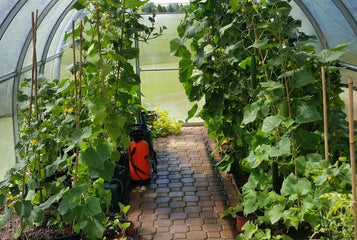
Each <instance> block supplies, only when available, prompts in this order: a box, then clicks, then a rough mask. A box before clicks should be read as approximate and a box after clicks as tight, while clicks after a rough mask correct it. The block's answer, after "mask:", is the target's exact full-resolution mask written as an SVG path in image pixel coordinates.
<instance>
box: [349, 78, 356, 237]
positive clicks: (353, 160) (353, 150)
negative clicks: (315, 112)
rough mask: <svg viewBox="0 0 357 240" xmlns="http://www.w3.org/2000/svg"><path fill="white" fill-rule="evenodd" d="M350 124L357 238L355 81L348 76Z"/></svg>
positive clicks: (353, 205)
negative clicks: (354, 121) (354, 122)
mask: <svg viewBox="0 0 357 240" xmlns="http://www.w3.org/2000/svg"><path fill="white" fill-rule="evenodd" d="M348 100H349V102H348V122H349V124H348V126H349V139H350V159H351V178H352V207H353V221H354V234H355V238H354V239H355V240H357V199H356V160H355V148H354V124H353V81H352V78H351V77H349V78H348Z"/></svg>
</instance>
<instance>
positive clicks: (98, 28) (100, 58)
mask: <svg viewBox="0 0 357 240" xmlns="http://www.w3.org/2000/svg"><path fill="white" fill-rule="evenodd" d="M96 11H97V16H96V17H97V18H96V19H97V24H96V28H97V35H98V36H97V37H98V55H99V78H100V82H101V89H102V93H103V95H104V90H105V88H104V87H105V85H104V75H103V54H102V43H101V39H100V38H101V34H100V11H99V5H98V4H96Z"/></svg>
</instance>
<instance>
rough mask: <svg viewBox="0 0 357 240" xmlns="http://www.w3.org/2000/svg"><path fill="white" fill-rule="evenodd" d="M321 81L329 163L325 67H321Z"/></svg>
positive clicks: (326, 150)
mask: <svg viewBox="0 0 357 240" xmlns="http://www.w3.org/2000/svg"><path fill="white" fill-rule="evenodd" d="M321 79H322V105H323V114H324V141H325V160H326V161H328V159H329V157H328V129H327V102H326V78H325V67H324V66H322V67H321Z"/></svg>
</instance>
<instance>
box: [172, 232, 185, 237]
mask: <svg viewBox="0 0 357 240" xmlns="http://www.w3.org/2000/svg"><path fill="white" fill-rule="evenodd" d="M174 239H187V235H186V233H182V232H178V233H174Z"/></svg>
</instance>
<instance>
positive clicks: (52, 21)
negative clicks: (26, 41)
mask: <svg viewBox="0 0 357 240" xmlns="http://www.w3.org/2000/svg"><path fill="white" fill-rule="evenodd" d="M67 7H68V2H67V1H58V3H57V4H56V5H54V6H53V7H51V8H50V9H49V11H48V13H47V14H46V17H45V18H44V19H43V20H42V21H41V22H39V26H38V28H37V44H36V52H37V61H41V62H44V61H45V60H46V58H47V57H48V54H47V53H48V50H47V49H48V48H49V46H50V44H51V42H52V39H53V36H54V35H55V33H56V31H57V29H58V22H57V21H58V20H59V19H60V18H61V16H62V14H63V12H62V11H59V10H61V9H65V8H67ZM39 20H40V19H39ZM30 46H31V47H30V48H28V51H27V54H26V57H25V61H24V63H23V65H24V66H30V65H31V64H32V55H33V54H32V52H33V47H32V44H31V45H30ZM45 50H47V51H45Z"/></svg>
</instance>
